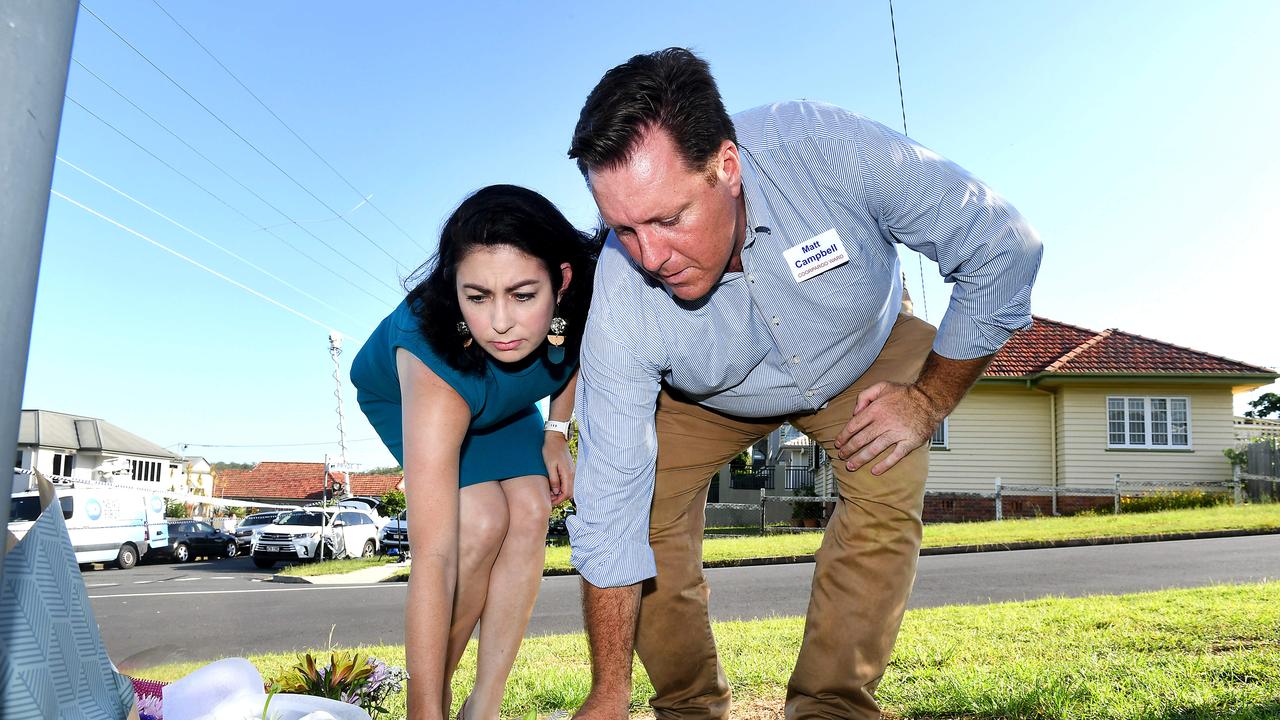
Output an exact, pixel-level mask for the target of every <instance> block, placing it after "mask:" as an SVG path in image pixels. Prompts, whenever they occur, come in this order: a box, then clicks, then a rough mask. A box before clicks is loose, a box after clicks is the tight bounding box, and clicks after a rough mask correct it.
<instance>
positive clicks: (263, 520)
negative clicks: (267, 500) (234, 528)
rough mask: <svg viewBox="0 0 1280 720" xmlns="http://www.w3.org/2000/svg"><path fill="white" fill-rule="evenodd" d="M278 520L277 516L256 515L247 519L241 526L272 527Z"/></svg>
mask: <svg viewBox="0 0 1280 720" xmlns="http://www.w3.org/2000/svg"><path fill="white" fill-rule="evenodd" d="M275 519H276V516H275V515H255V516H253V517H247V518H245V519H244V520H243V521H242V522H241V523H240V525H241V526H242V527H243V526H245V525H270V524H271V523H272V522H273V521H274V520H275Z"/></svg>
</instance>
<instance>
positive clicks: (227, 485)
mask: <svg viewBox="0 0 1280 720" xmlns="http://www.w3.org/2000/svg"><path fill="white" fill-rule="evenodd" d="M323 477H324V463H317V462H310V463H308V462H260V463H258V464H257V465H255V466H253V468H251V469H249V470H231V469H229V470H220V471H218V474H217V476H216V477H215V478H214V487H213V494H214V496H216V497H231V498H264V499H265V498H279V499H294V500H303V499H305V500H319V499H320V498H321V496H322V494H323V492H324V490H323V483H322V482H321V478H323ZM330 478H331V480H330V486H332V484H333V483H340V482H342V474H341V473H330ZM403 479H404V478H402V477H401V476H399V475H359V474H353V475H352V476H351V492H352V493H353V494H356V495H373V496H381V495H382V494H383V493H385V492H387V491H388V490H394V489H395V488H396V487H398V486H399V485H400V483H401V481H402V480H403Z"/></svg>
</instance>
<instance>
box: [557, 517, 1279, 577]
mask: <svg viewBox="0 0 1280 720" xmlns="http://www.w3.org/2000/svg"><path fill="white" fill-rule="evenodd" d="M1255 528H1280V503H1269V504H1260V505H1242V506H1240V507H1235V506H1234V505H1219V506H1216V507H1210V508H1196V509H1193V510H1166V511H1164V512H1153V513H1128V514H1120V515H1076V516H1073V517H1045V518H1032V519H1027V520H1003V521H1001V522H994V521H992V522H974V523H938V524H933V525H926V526H925V528H924V547H948V546H952V545H1002V544H1005V543H1014V542H1026V541H1038V540H1067V539H1074V538H1103V537H1120V536H1125V535H1164V534H1172V533H1183V532H1197V531H1203V530H1237V529H1255ZM821 542H822V533H821V531H814V532H797V533H788V534H779V535H764V536H761V535H756V536H754V537H714V536H708V537H707V539H706V540H705V541H704V542H703V545H702V556H703V559H704V560H705V561H707V562H715V561H717V560H741V559H746V558H759V557H787V556H794V555H812V554H813V553H814V551H815V550H817V549H818V545H819V544H820V543H821ZM546 567H547V568H548V569H551V570H566V569H568V568H569V567H570V565H569V547H568V546H567V545H556V546H553V547H549V548H547V563H546Z"/></svg>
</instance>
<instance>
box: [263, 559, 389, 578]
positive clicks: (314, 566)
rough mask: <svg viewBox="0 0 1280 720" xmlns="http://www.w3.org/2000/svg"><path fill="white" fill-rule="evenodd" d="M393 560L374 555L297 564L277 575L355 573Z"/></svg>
mask: <svg viewBox="0 0 1280 720" xmlns="http://www.w3.org/2000/svg"><path fill="white" fill-rule="evenodd" d="M395 560H396V559H395V558H393V557H386V556H379V555H375V556H373V557H369V558H344V559H342V560H325V561H323V562H309V563H298V564H297V565H290V566H288V567H286V568H285V569H283V570H281V571H280V572H279V573H277V574H279V575H293V576H295V577H312V576H315V575H338V574H341V573H349V572H355V571H356V570H363V569H365V568H367V567H374V566H375V565H385V564H387V563H389V562H395Z"/></svg>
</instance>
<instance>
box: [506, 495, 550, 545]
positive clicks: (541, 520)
mask: <svg viewBox="0 0 1280 720" xmlns="http://www.w3.org/2000/svg"><path fill="white" fill-rule="evenodd" d="M507 512H508V515H509V517H510V530H511V532H519V533H521V534H522V535H526V536H529V535H532V536H540V535H546V534H547V518H548V517H550V515H551V496H550V494H549V493H548V492H547V491H546V490H545V489H542V491H541V492H539V491H536V490H530V491H527V492H521V493H516V494H512V495H508V496H507Z"/></svg>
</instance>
